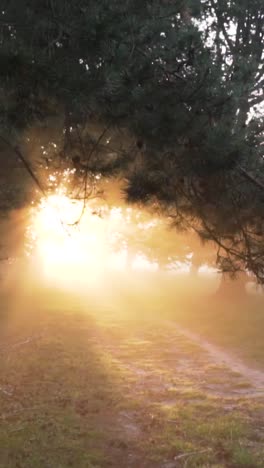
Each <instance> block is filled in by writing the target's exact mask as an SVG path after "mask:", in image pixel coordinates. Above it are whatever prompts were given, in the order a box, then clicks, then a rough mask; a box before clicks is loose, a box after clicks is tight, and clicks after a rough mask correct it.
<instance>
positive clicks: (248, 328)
mask: <svg viewBox="0 0 264 468" xmlns="http://www.w3.org/2000/svg"><path fill="white" fill-rule="evenodd" d="M167 311H168V312H166V313H165V315H166V316H167V317H169V318H170V319H173V320H175V321H176V322H178V323H180V324H182V325H183V326H185V327H186V328H188V329H189V330H191V331H193V332H195V333H198V334H201V335H202V336H203V337H204V338H205V339H207V340H208V341H209V342H212V343H214V344H217V345H219V346H221V347H223V348H224V349H226V350H230V351H231V352H233V353H234V354H236V355H237V356H238V357H241V358H242V359H244V360H245V361H247V362H248V363H249V364H251V365H252V366H255V367H260V368H263V369H264V340H263V330H264V300H263V299H260V298H254V297H250V296H249V297H248V298H247V300H245V301H243V302H239V301H238V302H228V301H226V302H219V300H215V299H214V297H213V296H212V297H211V298H210V297H205V298H199V297H198V298H196V299H193V300H190V301H188V302H187V301H185V302H184V301H182V302H180V301H179V302H177V301H174V302H172V304H168V308H167Z"/></svg>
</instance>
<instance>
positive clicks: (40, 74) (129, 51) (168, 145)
mask: <svg viewBox="0 0 264 468" xmlns="http://www.w3.org/2000/svg"><path fill="white" fill-rule="evenodd" d="M263 21H264V12H263V5H262V1H261V0H243V1H239V0H229V1H228V2H224V1H223V0H203V1H202V0H201V1H200V2H197V1H195V0H186V1H182V0H176V1H170V0H168V1H165V0H160V1H157V0H151V1H148V2H139V1H138V0H126V1H121V0H115V1H114V2H108V1H106V0H103V1H100V2H95V1H92V0H90V1H87V0H78V1H73V0H40V1H38V2H37V3H36V2H35V1H33V0H20V2H19V3H18V2H16V1H15V0H9V1H8V2H5V5H3V7H2V13H1V17H0V93H1V96H2V99H1V104H0V130H1V132H0V137H1V136H2V137H3V138H4V140H5V141H6V140H7V141H9V142H10V141H12V142H13V141H14V140H15V141H16V143H19V141H20V137H21V135H22V133H23V130H24V129H25V128H27V127H28V126H30V125H33V124H35V123H36V122H45V123H46V124H48V122H49V118H50V117H51V116H58V117H60V118H62V119H63V122H64V123H63V129H62V130H63V135H64V143H63V145H62V148H61V155H62V156H63V157H64V158H65V159H67V161H68V163H69V161H70V160H72V162H73V164H74V165H75V166H76V167H79V168H80V173H82V174H85V176H86V175H87V174H88V172H89V174H95V173H97V172H101V173H104V174H109V173H115V172H119V173H121V174H122V176H123V177H126V178H127V180H128V183H127V190H126V197H127V199H128V200H129V201H130V202H141V203H142V202H143V203H151V204H153V202H155V203H156V205H157V206H159V207H160V208H162V210H163V212H165V213H167V215H168V216H171V217H172V219H173V222H174V224H175V226H178V227H181V228H184V227H186V228H188V229H189V228H192V229H194V230H196V232H198V233H199V235H200V236H201V238H202V239H203V240H204V241H208V240H209V241H213V242H214V243H215V244H216V245H218V247H219V249H218V258H217V260H218V264H219V265H220V266H221V268H222V270H223V271H224V272H230V273H232V274H235V273H236V272H238V271H240V270H243V269H247V270H250V271H252V272H253V273H254V274H255V276H256V277H257V279H258V280H259V281H260V282H264V264H263V258H264V255H263V253H264V252H263V237H264V231H263V229H264V225H263V203H264V178H263V148H264V145H263V119H262V117H261V115H257V113H255V115H254V117H253V118H251V120H249V116H250V113H251V111H252V108H253V107H254V106H259V105H260V104H261V102H262V100H263V50H262V49H263V47H262V43H263ZM81 183H83V177H81V178H80V184H81Z"/></svg>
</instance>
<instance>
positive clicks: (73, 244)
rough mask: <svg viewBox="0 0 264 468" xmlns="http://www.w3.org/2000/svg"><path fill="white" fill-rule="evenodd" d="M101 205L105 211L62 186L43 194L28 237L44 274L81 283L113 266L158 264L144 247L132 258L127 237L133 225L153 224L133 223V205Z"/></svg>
mask: <svg viewBox="0 0 264 468" xmlns="http://www.w3.org/2000/svg"><path fill="white" fill-rule="evenodd" d="M101 208H102V209H103V211H104V216H102V217H101V216H99V215H97V214H96V210H95V209H94V206H93V207H92V206H90V205H89V203H87V206H85V209H84V206H83V201H78V200H77V201H76V200H72V199H71V198H69V197H68V196H67V195H66V194H65V193H64V192H63V191H61V192H58V191H57V192H56V193H55V194H53V195H50V196H48V197H46V198H43V199H42V200H41V202H40V204H39V205H38V206H37V207H36V208H33V215H32V224H31V227H30V239H31V243H32V244H34V255H35V257H36V258H37V259H38V262H39V266H40V269H41V271H42V273H43V274H44V276H45V278H48V280H50V281H51V282H52V283H53V284H54V283H56V284H60V285H63V286H64V287H71V286H76V285H78V286H79V287H80V286H84V285H87V284H89V285H91V284H92V285H95V284H96V283H98V280H101V279H102V278H103V276H104V275H105V273H106V272H109V271H113V272H114V271H123V272H125V271H126V270H128V269H130V271H135V270H142V271H157V270H158V268H159V266H158V263H157V262H151V261H149V260H148V258H147V257H146V256H145V255H144V254H142V253H140V252H138V253H137V252H136V253H135V254H134V256H132V259H131V257H130V259H129V255H128V250H129V246H128V244H127V241H126V239H125V238H126V236H127V234H128V232H129V229H138V230H146V229H150V227H151V226H150V225H149V224H148V225H146V226H145V224H142V225H140V224H137V223H136V224H135V223H134V224H133V223H132V222H131V211H132V210H131V208H124V207H123V208H121V207H119V206H113V207H111V208H109V207H108V208H107V207H105V206H102V207H101ZM135 218H136V219H138V216H137V214H136V215H135ZM132 225H133V227H131V226H132ZM128 259H129V262H130V263H129V266H128Z"/></svg>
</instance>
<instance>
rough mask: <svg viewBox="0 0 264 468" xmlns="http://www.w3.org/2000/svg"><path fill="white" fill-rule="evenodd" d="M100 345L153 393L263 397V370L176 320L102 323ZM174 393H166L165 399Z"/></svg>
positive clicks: (139, 383) (228, 397) (235, 397)
mask: <svg viewBox="0 0 264 468" xmlns="http://www.w3.org/2000/svg"><path fill="white" fill-rule="evenodd" d="M100 325H101V336H100V339H99V341H98V346H100V347H101V349H104V350H105V352H107V353H109V354H110V355H111V356H112V357H113V358H114V359H115V360H117V361H118V362H119V364H120V366H122V367H123V368H125V369H127V370H129V371H130V372H131V373H132V374H133V375H134V376H135V378H136V379H137V382H138V385H139V387H140V386H144V387H145V388H149V390H150V391H151V392H154V393H155V392H158V393H159V395H160V393H161V391H163V392H164V393H170V394H172V393H173V392H175V393H177V392H188V393H190V394H191V393H193V395H194V398H197V396H198V395H197V394H199V393H201V394H204V393H205V394H207V395H209V396H213V397H222V398H226V399H230V398H234V399H239V398H241V397H246V398H258V397H261V396H263V395H264V373H262V372H261V371H258V370H253V369H250V368H249V367H247V366H246V365H244V364H243V363H242V362H240V361H238V360H236V359H234V358H232V357H231V356H230V355H229V354H228V353H226V352H224V351H222V350H220V349H218V348H217V347H216V346H214V345H213V344H211V343H208V342H207V341H205V340H203V339H202V338H201V337H199V336H198V335H196V334H194V333H191V332H189V331H188V330H186V329H184V328H182V327H180V326H179V325H176V324H175V323H173V322H168V321H164V322H162V321H160V322H157V323H150V322H149V323H148V322H144V323H142V322H140V324H139V323H138V324H136V323H133V324H132V323H130V324H126V323H122V322H120V321H114V320H112V319H111V321H110V322H109V323H108V324H107V323H101V324H100ZM166 398H167V399H169V397H168V396H167V397H165V399H166Z"/></svg>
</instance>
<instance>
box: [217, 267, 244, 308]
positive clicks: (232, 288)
mask: <svg viewBox="0 0 264 468" xmlns="http://www.w3.org/2000/svg"><path fill="white" fill-rule="evenodd" d="M248 282H249V277H248V275H247V274H246V273H245V272H242V273H240V274H239V275H238V276H237V278H236V279H234V280H232V279H231V278H230V277H229V275H227V274H223V275H222V278H221V283H220V286H219V288H218V290H217V291H216V293H215V294H214V298H215V299H217V300H220V301H230V302H241V301H244V300H245V299H246V298H247V297H248V295H247V292H246V284H247V283H248Z"/></svg>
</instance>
